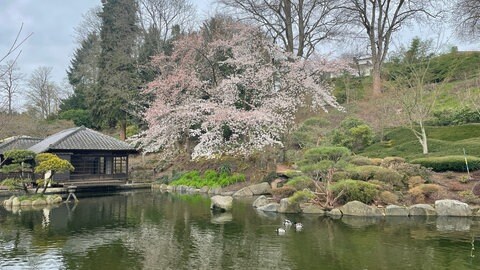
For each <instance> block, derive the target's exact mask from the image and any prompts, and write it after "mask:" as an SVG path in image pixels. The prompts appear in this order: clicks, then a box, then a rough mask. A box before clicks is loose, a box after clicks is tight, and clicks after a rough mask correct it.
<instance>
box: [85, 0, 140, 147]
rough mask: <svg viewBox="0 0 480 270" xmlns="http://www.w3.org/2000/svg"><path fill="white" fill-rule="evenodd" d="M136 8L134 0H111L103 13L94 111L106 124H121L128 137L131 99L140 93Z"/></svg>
mask: <svg viewBox="0 0 480 270" xmlns="http://www.w3.org/2000/svg"><path fill="white" fill-rule="evenodd" d="M136 12H137V3H136V1H135V0H109V1H105V2H104V4H103V11H102V13H101V14H100V17H101V19H102V27H101V32H100V38H101V42H100V44H101V53H100V58H99V62H98V67H99V81H98V84H97V91H96V92H95V106H93V107H92V113H93V116H94V117H95V118H97V119H99V120H100V121H101V124H102V125H103V126H108V127H115V126H119V127H120V138H121V139H125V138H126V125H127V118H128V114H129V112H130V111H131V110H130V106H131V101H134V100H136V99H137V97H138V95H139V91H138V89H139V84H140V82H139V77H138V72H137V67H136V57H135V54H134V52H135V45H136V40H137V36H138V32H139V30H138V27H137V25H136Z"/></svg>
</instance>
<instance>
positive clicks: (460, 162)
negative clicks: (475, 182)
mask: <svg viewBox="0 0 480 270" xmlns="http://www.w3.org/2000/svg"><path fill="white" fill-rule="evenodd" d="M467 160H468V167H469V169H470V170H472V171H473V170H479V169H480V158H477V157H473V156H467ZM411 163H414V164H420V165H422V166H423V167H427V168H432V170H433V171H435V172H446V171H454V172H466V171H467V167H466V165H465V157H464V156H444V157H426V158H417V159H414V160H412V161H411Z"/></svg>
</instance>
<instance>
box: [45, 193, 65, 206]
mask: <svg viewBox="0 0 480 270" xmlns="http://www.w3.org/2000/svg"><path fill="white" fill-rule="evenodd" d="M62 201H63V199H62V197H61V196H60V195H49V196H47V197H46V198H45V202H46V203H47V204H59V203H61V202H62Z"/></svg>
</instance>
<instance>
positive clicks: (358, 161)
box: [348, 156, 374, 166]
mask: <svg viewBox="0 0 480 270" xmlns="http://www.w3.org/2000/svg"><path fill="white" fill-rule="evenodd" d="M348 162H350V163H351V164H353V165H357V166H366V165H374V164H373V161H372V160H371V159H369V158H367V157H364V156H353V157H351V158H350V159H349V160H348Z"/></svg>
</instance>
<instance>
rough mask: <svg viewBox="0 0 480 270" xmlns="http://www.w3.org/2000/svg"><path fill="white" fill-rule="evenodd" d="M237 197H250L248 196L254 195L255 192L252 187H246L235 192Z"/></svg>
mask: <svg viewBox="0 0 480 270" xmlns="http://www.w3.org/2000/svg"><path fill="white" fill-rule="evenodd" d="M233 196H235V197H248V196H253V192H252V191H251V190H250V187H244V188H242V189H240V190H239V191H237V192H235V193H234V194H233Z"/></svg>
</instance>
